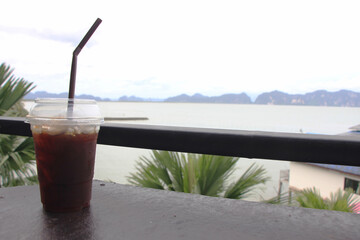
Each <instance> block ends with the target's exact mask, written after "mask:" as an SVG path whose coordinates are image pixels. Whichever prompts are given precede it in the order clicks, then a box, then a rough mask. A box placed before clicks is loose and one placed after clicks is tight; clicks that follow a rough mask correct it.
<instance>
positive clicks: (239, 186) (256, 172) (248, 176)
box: [225, 164, 270, 199]
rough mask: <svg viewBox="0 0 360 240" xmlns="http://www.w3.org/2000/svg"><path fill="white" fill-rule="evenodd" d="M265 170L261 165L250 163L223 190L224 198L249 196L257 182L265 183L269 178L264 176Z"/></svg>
mask: <svg viewBox="0 0 360 240" xmlns="http://www.w3.org/2000/svg"><path fill="white" fill-rule="evenodd" d="M265 174H266V170H265V169H264V168H263V167H259V166H256V165H255V164H252V165H251V166H250V167H249V168H248V169H247V170H246V171H245V172H244V174H243V175H242V176H241V177H240V178H239V180H237V181H236V182H234V183H233V184H231V185H230V186H229V188H228V189H227V191H226V192H225V197H226V198H233V199H242V198H245V197H249V193H250V192H251V191H252V190H253V189H254V188H255V186H257V185H259V184H264V183H266V182H267V181H268V180H269V179H270V178H268V177H266V176H265Z"/></svg>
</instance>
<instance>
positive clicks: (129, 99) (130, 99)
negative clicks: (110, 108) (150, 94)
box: [119, 96, 145, 102]
mask: <svg viewBox="0 0 360 240" xmlns="http://www.w3.org/2000/svg"><path fill="white" fill-rule="evenodd" d="M119 101H120V102H143V101H145V99H143V98H139V97H135V96H130V97H128V96H122V97H120V98H119Z"/></svg>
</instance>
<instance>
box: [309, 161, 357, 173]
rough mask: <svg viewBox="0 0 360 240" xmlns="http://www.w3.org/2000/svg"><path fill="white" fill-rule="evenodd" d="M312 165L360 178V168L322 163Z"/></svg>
mask: <svg viewBox="0 0 360 240" xmlns="http://www.w3.org/2000/svg"><path fill="white" fill-rule="evenodd" d="M310 164H311V165H315V166H318V167H323V168H327V169H331V170H335V171H340V172H344V173H349V174H353V175H357V176H360V167H353V166H343V165H334V164H322V163H310Z"/></svg>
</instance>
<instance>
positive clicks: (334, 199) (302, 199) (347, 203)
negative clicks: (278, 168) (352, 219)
mask: <svg viewBox="0 0 360 240" xmlns="http://www.w3.org/2000/svg"><path fill="white" fill-rule="evenodd" d="M293 195H294V196H293V197H291V196H290V195H289V194H288V193H284V194H282V195H281V196H279V197H275V198H273V199H270V200H267V201H265V202H267V203H273V204H284V205H291V206H298V207H305V208H314V209H325V210H334V211H342V212H353V213H357V212H358V211H359V210H358V206H359V204H360V201H359V200H357V198H356V197H355V194H354V192H353V191H352V190H351V189H346V190H345V191H343V190H341V189H339V190H338V191H336V192H334V193H331V194H330V198H323V197H322V196H321V193H320V191H319V190H318V189H316V188H315V187H313V188H306V189H303V190H300V191H294V192H293Z"/></svg>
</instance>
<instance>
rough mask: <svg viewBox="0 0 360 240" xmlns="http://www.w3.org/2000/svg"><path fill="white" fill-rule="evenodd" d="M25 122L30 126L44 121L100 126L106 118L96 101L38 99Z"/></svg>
mask: <svg viewBox="0 0 360 240" xmlns="http://www.w3.org/2000/svg"><path fill="white" fill-rule="evenodd" d="M25 121H26V122H28V123H30V124H33V123H36V122H43V121H52V122H57V124H59V123H61V124H72V123H74V124H77V123H79V122H81V123H82V124H86V123H88V124H100V123H103V122H104V118H103V117H102V116H101V113H100V109H99V107H98V105H97V103H96V101H95V100H88V99H67V98H63V99H59V98H48V99H36V100H35V104H34V105H33V106H32V108H31V109H30V113H29V114H28V115H27V116H26V120H25Z"/></svg>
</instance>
